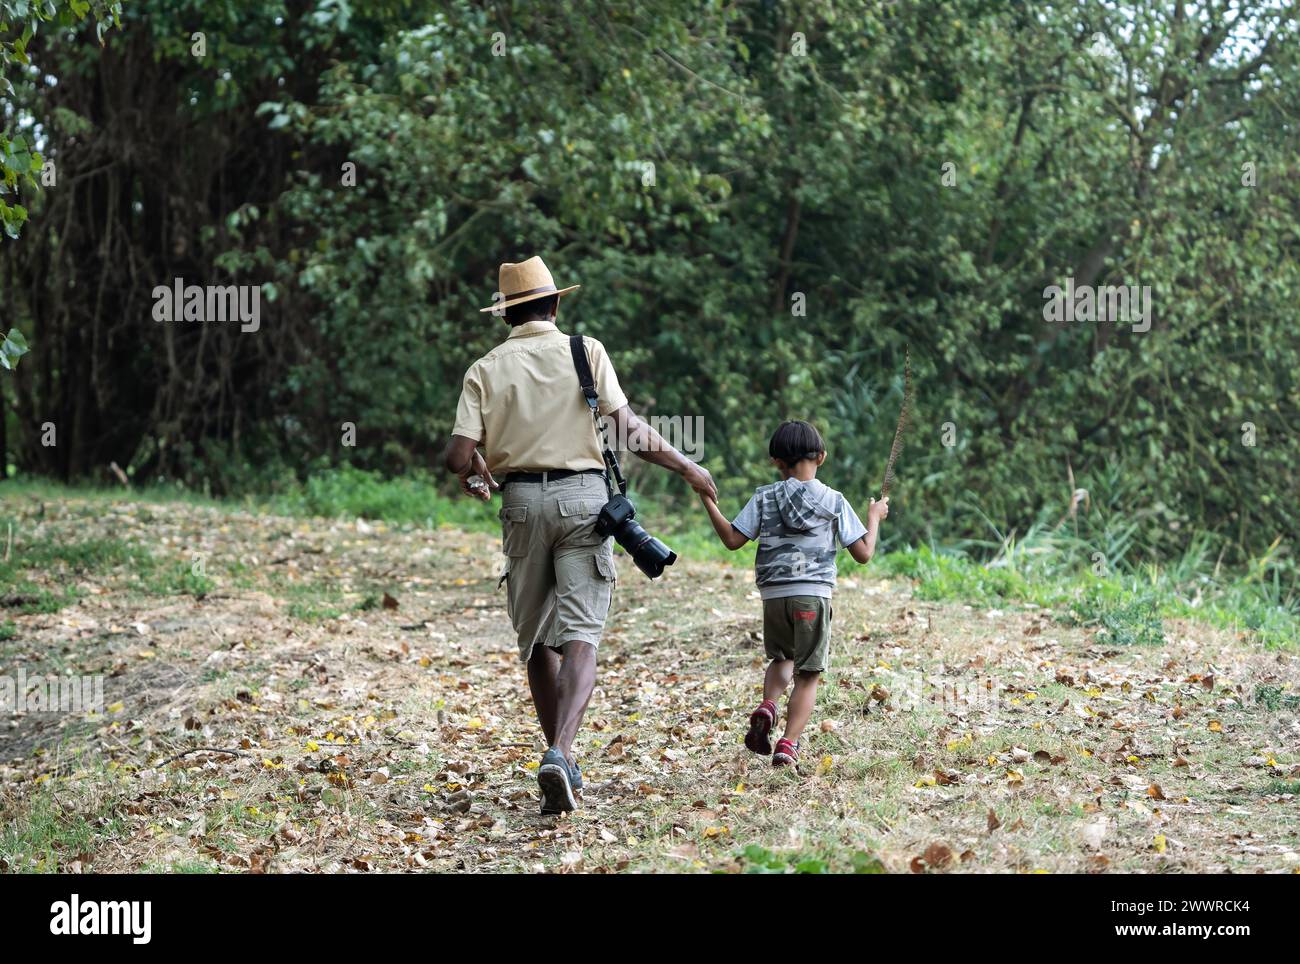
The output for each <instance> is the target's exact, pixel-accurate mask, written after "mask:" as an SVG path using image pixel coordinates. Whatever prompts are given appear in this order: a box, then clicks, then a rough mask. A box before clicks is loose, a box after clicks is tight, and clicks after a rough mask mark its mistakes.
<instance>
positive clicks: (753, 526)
mask: <svg viewBox="0 0 1300 964" xmlns="http://www.w3.org/2000/svg"><path fill="white" fill-rule="evenodd" d="M759 524H760V522H759V512H758V495H757V494H755V495H751V496H750V497H749V501H748V502H746V503H745V507H744V508H743V509H741V510H740V515H738V516H736V517H735V518H734V519H732V520H731V528H733V529H735V530H736V531H737V532H739V533H740V534H741V535H742V536H744V537H745V538H746V539H757V538H758V528H759Z"/></svg>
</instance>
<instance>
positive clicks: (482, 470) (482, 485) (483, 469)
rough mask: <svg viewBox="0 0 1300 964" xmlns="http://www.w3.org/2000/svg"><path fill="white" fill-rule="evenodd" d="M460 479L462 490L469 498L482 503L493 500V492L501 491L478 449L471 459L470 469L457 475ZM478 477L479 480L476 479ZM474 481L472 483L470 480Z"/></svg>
mask: <svg viewBox="0 0 1300 964" xmlns="http://www.w3.org/2000/svg"><path fill="white" fill-rule="evenodd" d="M456 475H457V477H458V478H459V479H460V490H461V491H462V492H464V493H465V494H466V495H468V496H473V497H474V498H475V499H478V500H479V501H481V502H486V501H488V500H489V499H490V498H492V490H493V489H499V488H501V486H499V485H498V484H497V481H496V479H494V478H492V473H491V472H489V471H488V467H487V463H486V462H485V461H483V456H482V455H481V454H480V453H479V452H478V450H477V449H476V450H475V451H474V456H473V457H472V458H471V459H470V463H469V468H468V469H465V470H463V471H461V472H457V473H456ZM475 476H477V478H475ZM471 479H473V480H474V481H473V482H471V481H470V480H471Z"/></svg>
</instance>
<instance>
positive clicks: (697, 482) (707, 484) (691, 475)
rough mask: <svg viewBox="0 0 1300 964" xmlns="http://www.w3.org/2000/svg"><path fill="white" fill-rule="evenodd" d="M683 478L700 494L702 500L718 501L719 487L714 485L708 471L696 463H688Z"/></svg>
mask: <svg viewBox="0 0 1300 964" xmlns="http://www.w3.org/2000/svg"><path fill="white" fill-rule="evenodd" d="M681 476H682V478H683V479H685V480H686V484H687V485H689V486H690V487H691V488H692V489H694V490H695V491H696V492H697V493H699V496H700V498H701V499H709V500H711V501H713V502H717V501H718V487H717V486H716V485H714V484H713V476H711V475H710V474H709V470H708V469H706V468H704V467H703V466H702V465H697V464H696V463H695V462H691V461H687V463H686V468H685V469H683V470H682V472H681Z"/></svg>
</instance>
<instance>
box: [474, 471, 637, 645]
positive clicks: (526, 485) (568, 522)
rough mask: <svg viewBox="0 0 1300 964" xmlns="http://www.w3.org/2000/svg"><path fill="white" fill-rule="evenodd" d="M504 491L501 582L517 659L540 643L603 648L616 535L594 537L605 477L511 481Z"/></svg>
mask: <svg viewBox="0 0 1300 964" xmlns="http://www.w3.org/2000/svg"><path fill="white" fill-rule="evenodd" d="M501 491H502V495H501V545H502V549H503V550H504V552H505V556H506V560H505V570H504V571H503V572H502V574H501V582H504V583H505V584H506V608H507V610H508V611H509V613H510V622H511V624H512V625H513V626H514V628H515V632H516V633H517V634H518V637H519V658H520V660H522V661H524V662H527V661H528V658H529V657H530V656H531V655H532V652H533V647H534V646H536V645H538V644H539V643H540V644H541V645H543V646H552V647H556V648H559V647H562V646H564V644H565V643H569V642H572V641H573V640H575V639H576V640H581V641H582V642H584V643H589V644H591V645H592V646H598V645H599V644H600V637H601V635H602V634H603V633H604V631H605V617H606V616H608V615H609V605H610V601H611V599H612V598H613V591H614V540H613V539H612V538H609V539H601V538H600V536H598V535H596V516H598V515H599V514H600V510H601V508H602V507H603V506H604V505H605V503H606V502H607V501H609V495H608V493H607V492H606V491H605V480H604V478H603V477H602V476H600V475H594V474H586V475H571V476H568V477H566V478H563V479H558V480H556V481H554V482H551V481H547V482H512V483H510V484H509V485H506V486H505V487H503V489H502V490H501ZM499 586H500V583H498V587H499Z"/></svg>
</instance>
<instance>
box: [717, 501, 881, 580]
mask: <svg viewBox="0 0 1300 964" xmlns="http://www.w3.org/2000/svg"><path fill="white" fill-rule="evenodd" d="M731 525H732V528H734V529H735V530H736V531H737V532H739V533H740V534H741V535H743V536H745V537H746V538H748V539H757V540H758V554H757V555H756V557H755V559H754V570H755V575H756V577H757V580H756V581H757V583H758V591H759V595H761V596H762V597H763V598H764V599H781V598H784V597H786V596H825V597H828V598H829V597H830V595H831V591H832V590H833V589H834V588H835V553H836V551H837V550H838V549H839V548H840V547H841V546H849V545H852V544H853V543H855V542H857V541H858V540H859V539H861V538H862V537H863V536H864V535H866V534H867V527H866V526H864V525H863V524H862V520H861V519H859V518H858V514H857V513H856V512H854V511H853V506H851V505H849V500H848V499H846V498H844V496H843V495H841V494H840V493H839V492H836V491H835V490H834V489H832V488H830V487H829V486H827V485H824V484H823V483H821V482H818V481H817V480H816V479H809V480H808V481H807V482H800V481H799V480H798V479H785V480H784V481H782V482H774V483H773V484H771V485H764V486H761V487H760V488H759V489H758V490H757V491H755V492H754V496H753V498H751V499H750V500H749V502H748V503H746V505H745V507H744V508H743V509H741V510H740V515H738V516H736V518H735V519H733V520H732V522H731Z"/></svg>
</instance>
